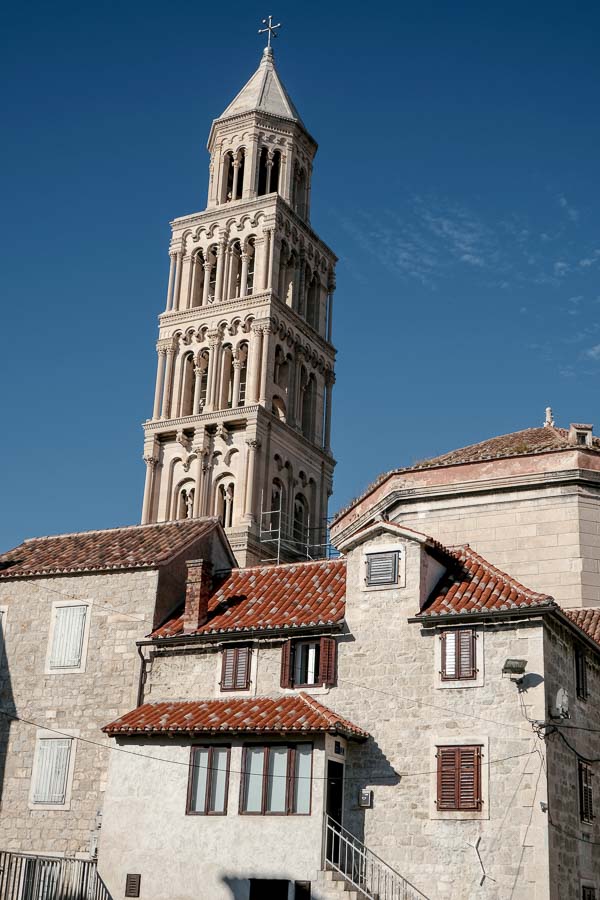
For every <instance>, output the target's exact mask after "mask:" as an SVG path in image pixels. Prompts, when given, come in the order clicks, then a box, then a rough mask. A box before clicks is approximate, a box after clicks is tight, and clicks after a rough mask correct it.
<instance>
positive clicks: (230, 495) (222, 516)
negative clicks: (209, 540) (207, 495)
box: [215, 478, 235, 528]
mask: <svg viewBox="0 0 600 900" xmlns="http://www.w3.org/2000/svg"><path fill="white" fill-rule="evenodd" d="M234 495H235V482H234V481H233V479H232V478H224V479H223V480H222V481H220V482H219V484H218V485H217V490H216V494H215V515H216V516H217V518H218V519H219V521H220V523H221V525H222V526H223V528H231V526H232V525H233V500H234Z"/></svg>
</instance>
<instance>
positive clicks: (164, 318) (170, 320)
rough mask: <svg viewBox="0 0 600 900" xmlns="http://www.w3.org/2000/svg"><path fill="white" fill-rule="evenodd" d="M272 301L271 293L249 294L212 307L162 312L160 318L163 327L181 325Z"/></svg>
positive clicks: (221, 301) (223, 301)
mask: <svg viewBox="0 0 600 900" xmlns="http://www.w3.org/2000/svg"><path fill="white" fill-rule="evenodd" d="M270 300H271V291H261V292H260V293H259V294H248V296H246V297H235V298H234V299H233V300H220V301H219V302H218V303H211V304H210V306H208V305H207V306H193V307H191V308H190V309H172V310H170V312H162V313H160V315H159V316H158V321H159V322H160V324H161V325H179V324H180V323H181V322H186V321H187V320H188V319H192V320H193V322H194V323H196V322H197V321H198V319H204V318H209V317H212V316H218V315H220V313H221V312H232V311H239V312H246V311H247V310H248V309H253V308H254V307H256V306H263V305H264V304H265V303H269V302H270Z"/></svg>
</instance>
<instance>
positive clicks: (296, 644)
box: [290, 638, 323, 690]
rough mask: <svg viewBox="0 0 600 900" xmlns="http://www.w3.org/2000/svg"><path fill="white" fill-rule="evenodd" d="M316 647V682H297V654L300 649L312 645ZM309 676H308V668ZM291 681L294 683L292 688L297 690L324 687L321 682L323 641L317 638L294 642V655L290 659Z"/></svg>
mask: <svg viewBox="0 0 600 900" xmlns="http://www.w3.org/2000/svg"><path fill="white" fill-rule="evenodd" d="M313 644H314V646H315V648H316V649H315V657H316V661H317V665H316V666H315V680H314V681H296V679H295V677H294V676H295V673H296V654H297V652H298V649H299V648H300V647H310V646H311V645H313ZM307 674H308V666H307ZM290 681H291V683H292V688H293V689H294V690H297V689H298V688H305V687H320V686H322V685H323V682H322V681H321V639H320V638H317V639H316V640H311V639H310V638H307V639H306V640H299V641H294V642H293V643H292V655H291V659H290Z"/></svg>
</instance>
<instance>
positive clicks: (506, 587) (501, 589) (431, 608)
mask: <svg viewBox="0 0 600 900" xmlns="http://www.w3.org/2000/svg"><path fill="white" fill-rule="evenodd" d="M450 552H451V554H452V556H454V558H455V559H456V562H457V566H456V568H451V569H449V570H448V573H447V575H446V576H445V577H444V578H443V579H442V582H441V584H440V585H439V586H438V587H437V588H436V591H435V593H434V594H433V595H432V597H431V599H430V600H429V602H428V603H427V605H426V607H425V608H424V609H423V610H421V612H420V613H419V614H418V617H419V618H423V617H426V616H447V615H460V614H465V613H491V612H501V611H503V610H510V609H521V608H524V607H538V606H554V605H555V603H554V600H553V598H552V597H550V596H549V595H547V594H539V593H537V592H536V591H531V590H529V588H526V587H524V586H523V585H522V584H520V582H518V581H516V580H515V579H514V578H511V577H510V575H506V574H505V573H504V572H501V571H500V569H497V568H496V567H495V566H493V565H492V564H491V563H489V562H487V561H486V560H485V559H484V558H483V557H482V556H480V555H479V554H478V553H475V551H474V550H471V548H470V547H468V546H465V547H455V548H451V550H450Z"/></svg>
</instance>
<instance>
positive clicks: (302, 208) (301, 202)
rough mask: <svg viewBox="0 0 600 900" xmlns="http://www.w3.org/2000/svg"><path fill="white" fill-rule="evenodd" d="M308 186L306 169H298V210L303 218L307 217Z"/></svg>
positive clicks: (296, 205)
mask: <svg viewBox="0 0 600 900" xmlns="http://www.w3.org/2000/svg"><path fill="white" fill-rule="evenodd" d="M307 187H308V181H307V177H306V169H304V168H301V169H298V170H297V175H296V191H295V195H296V203H295V207H296V212H297V213H298V215H299V216H300V218H301V219H305V218H306V201H307Z"/></svg>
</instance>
